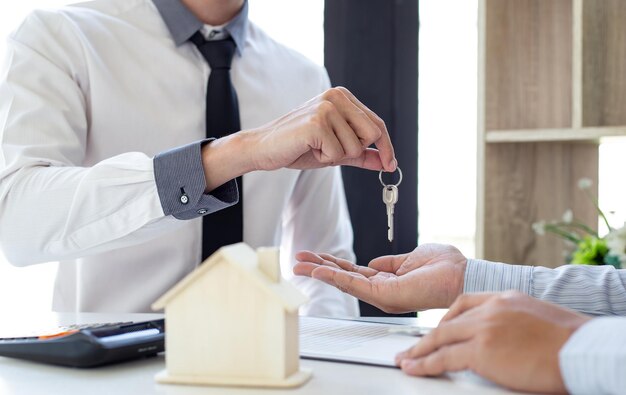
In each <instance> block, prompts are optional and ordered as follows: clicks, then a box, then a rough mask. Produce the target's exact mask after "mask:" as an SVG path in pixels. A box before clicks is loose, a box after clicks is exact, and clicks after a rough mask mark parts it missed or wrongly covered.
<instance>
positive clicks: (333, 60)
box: [324, 0, 419, 316]
mask: <svg viewBox="0 0 626 395" xmlns="http://www.w3.org/2000/svg"><path fill="white" fill-rule="evenodd" d="M418 30H419V15H418V0H391V1H390V0H326V1H325V11H324V32H325V39H324V45H325V49H324V56H325V66H326V68H327V70H328V73H329V74H330V79H331V82H332V84H333V85H334V86H339V85H341V86H345V87H346V88H348V89H349V90H350V91H351V92H352V93H354V94H355V95H356V97H358V98H359V100H361V101H362V102H363V103H364V104H365V105H366V106H368V107H369V108H370V109H372V110H373V111H374V112H376V113H377V114H378V115H379V116H380V117H381V118H382V119H383V120H384V121H385V123H386V125H387V129H388V130H389V134H390V135H391V141H392V143H393V145H394V148H395V152H396V157H397V159H398V164H399V166H400V167H401V169H402V172H403V174H404V178H403V181H402V184H401V185H400V186H399V188H398V189H399V200H398V203H397V204H396V206H395V216H394V218H395V222H394V228H395V232H394V240H393V242H392V243H389V241H388V240H387V214H386V209H385V205H384V204H383V202H382V190H383V187H382V185H381V184H380V182H379V180H378V173H376V172H371V171H366V170H360V169H356V168H351V167H344V168H343V178H344V183H345V189H346V196H347V199H348V206H349V210H350V216H351V218H352V225H353V227H354V237H355V240H354V249H355V253H356V256H357V262H358V263H359V264H360V265H367V264H368V262H369V261H370V260H371V259H373V258H375V257H378V256H381V255H388V254H400V253H404V252H409V251H411V250H412V249H413V248H415V246H416V245H417V237H418V234H417V215H418V213H417V75H418V72H417V55H418ZM396 178H397V174H394V175H393V176H391V175H389V174H387V175H385V177H384V178H383V179H384V180H385V181H393V180H395V179H396ZM361 315H363V316H380V315H387V314H385V313H384V312H382V311H381V310H379V309H377V308H375V307H373V306H370V305H368V304H366V303H363V302H361ZM409 315H411V314H409Z"/></svg>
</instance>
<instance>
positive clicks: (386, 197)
mask: <svg viewBox="0 0 626 395" xmlns="http://www.w3.org/2000/svg"><path fill="white" fill-rule="evenodd" d="M397 169H398V173H399V174H400V178H399V179H398V182H397V183H396V184H385V183H384V182H383V171H382V170H381V171H380V173H378V179H379V180H380V183H381V184H382V185H383V203H385V205H386V206H387V227H388V231H387V238H388V239H389V241H390V242H391V241H393V211H394V210H393V208H394V206H395V204H396V203H397V202H398V186H399V185H400V183H401V182H402V170H400V167H398V168H397Z"/></svg>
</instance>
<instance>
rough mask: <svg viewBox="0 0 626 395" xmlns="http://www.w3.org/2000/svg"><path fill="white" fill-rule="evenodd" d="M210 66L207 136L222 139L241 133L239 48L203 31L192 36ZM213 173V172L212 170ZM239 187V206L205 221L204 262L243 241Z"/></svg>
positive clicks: (203, 239) (207, 96)
mask: <svg viewBox="0 0 626 395" xmlns="http://www.w3.org/2000/svg"><path fill="white" fill-rule="evenodd" d="M191 42H193V43H194V44H195V45H196V46H197V47H198V50H199V51H200V53H201V54H202V56H204V58H205V59H206V60H207V62H208V63H209V66H210V67H211V74H210V75H209V82H208V86H207V91H206V136H207V137H217V138H219V137H223V136H226V135H229V134H231V133H235V132H238V131H239V130H240V129H241V127H240V124H239V105H238V103H237V93H236V92H235V87H234V86H233V83H232V81H231V80H230V64H231V61H232V60H233V55H234V54H235V50H236V45H235V42H234V41H233V39H232V38H231V37H229V38H227V39H224V40H215V41H207V40H205V38H204V36H203V35H202V34H201V33H200V32H196V33H195V34H194V35H193V36H192V37H191ZM209 170H210V169H209ZM241 181H242V180H241V177H238V178H237V183H238V184H239V203H237V204H236V205H234V206H231V207H228V208H225V209H223V210H220V211H217V212H215V213H212V214H209V215H207V216H205V217H204V218H203V222H202V260H203V261H204V260H205V259H206V258H207V257H209V256H210V255H211V254H213V253H214V252H215V251H216V250H217V249H218V248H220V247H222V246H225V245H228V244H233V243H237V242H240V241H242V240H243V209H242V207H243V184H242V182H241Z"/></svg>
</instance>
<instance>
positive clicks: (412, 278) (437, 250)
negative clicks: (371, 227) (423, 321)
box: [293, 244, 467, 314]
mask: <svg viewBox="0 0 626 395" xmlns="http://www.w3.org/2000/svg"><path fill="white" fill-rule="evenodd" d="M296 260H297V261H298V263H297V264H296V266H295V267H294V269H293V272H294V273H295V274H296V275H301V276H309V277H312V278H315V279H318V280H321V281H323V282H325V283H327V284H330V285H333V286H335V287H337V288H338V289H340V290H342V291H343V292H346V293H349V294H351V295H353V296H355V297H357V298H359V299H361V300H363V301H365V302H367V303H369V304H371V305H374V306H376V307H378V308H379V309H381V310H383V311H385V312H388V313H396V314H397V313H404V312H409V311H416V310H423V309H432V308H444V307H449V306H450V305H451V304H452V302H453V301H454V300H455V299H456V297H457V296H458V295H460V294H461V292H462V291H463V280H464V276H465V266H466V264H467V258H465V256H463V254H461V252H460V251H459V250H457V249H456V248H455V247H452V246H448V245H440V244H424V245H421V246H419V247H417V248H416V249H415V250H413V251H412V252H410V253H407V254H402V255H389V256H382V257H379V258H376V259H374V260H372V261H371V262H370V263H369V265H368V266H367V267H364V266H358V265H355V264H354V263H352V262H349V261H346V260H344V259H340V258H335V257H334V256H332V255H328V254H322V253H313V252H309V251H301V252H299V253H297V254H296Z"/></svg>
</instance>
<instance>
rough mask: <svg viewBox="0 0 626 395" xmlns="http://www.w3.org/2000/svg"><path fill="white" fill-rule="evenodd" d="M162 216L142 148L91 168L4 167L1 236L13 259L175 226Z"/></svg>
mask: <svg viewBox="0 0 626 395" xmlns="http://www.w3.org/2000/svg"><path fill="white" fill-rule="evenodd" d="M162 219H164V216H163V211H162V209H161V204H160V200H159V197H158V194H157V190H156V186H155V183H154V176H153V172H152V159H151V158H149V157H147V156H145V155H142V154H138V153H129V154H124V155H119V156H116V157H113V158H110V159H108V160H105V161H102V162H100V163H98V164H96V165H94V166H93V167H89V168H83V167H70V166H43V165H39V166H34V165H32V166H30V167H23V168H20V169H17V170H15V171H14V172H11V173H10V174H7V172H5V173H4V174H2V173H0V242H1V243H2V249H3V251H4V252H5V254H6V256H7V258H8V259H9V261H10V262H12V263H13V264H17V265H27V264H32V263H38V262H46V261H50V260H59V259H69V258H72V257H77V256H83V255H86V254H91V253H96V252H99V251H102V250H103V249H112V248H119V247H121V246H125V245H128V244H129V243H130V244H133V243H138V242H141V240H145V238H150V237H154V235H157V234H159V233H160V231H161V228H162V227H167V228H169V229H171V226H172V225H171V223H169V224H168V222H169V221H164V222H162V223H161V222H160V220H162ZM148 224H150V226H149V227H146V225H148ZM143 227H146V229H145V231H144V232H138V230H139V229H141V228H143ZM122 239H123V240H122Z"/></svg>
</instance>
